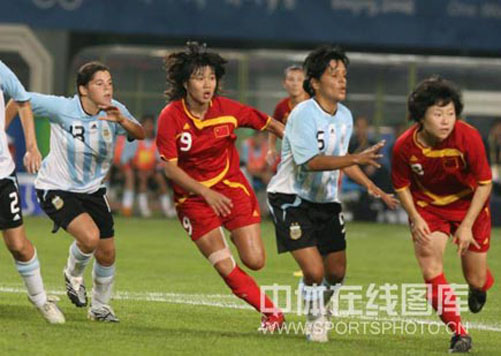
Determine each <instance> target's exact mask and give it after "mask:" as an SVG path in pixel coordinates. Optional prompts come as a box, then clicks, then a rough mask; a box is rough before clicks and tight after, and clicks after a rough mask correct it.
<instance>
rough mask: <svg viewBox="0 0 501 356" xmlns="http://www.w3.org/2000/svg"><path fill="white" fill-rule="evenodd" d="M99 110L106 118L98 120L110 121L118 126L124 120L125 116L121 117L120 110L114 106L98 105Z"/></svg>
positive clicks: (102, 117)
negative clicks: (102, 111)
mask: <svg viewBox="0 0 501 356" xmlns="http://www.w3.org/2000/svg"><path fill="white" fill-rule="evenodd" d="M99 109H101V110H104V111H105V112H106V116H101V117H99V120H106V121H112V122H117V123H119V124H120V123H122V122H123V121H124V120H126V118H125V116H123V115H122V112H121V111H120V109H119V108H117V107H116V106H114V105H99Z"/></svg>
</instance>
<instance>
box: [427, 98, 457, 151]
mask: <svg viewBox="0 0 501 356" xmlns="http://www.w3.org/2000/svg"><path fill="white" fill-rule="evenodd" d="M455 123H456V109H455V108H454V103H453V102H452V101H451V102H450V103H449V104H447V105H442V106H440V105H433V106H430V107H429V108H428V109H427V110H426V112H425V114H424V118H423V119H421V124H422V130H423V132H424V133H425V134H426V135H429V136H431V137H432V138H434V139H435V140H437V141H439V142H440V141H443V140H445V139H446V138H447V137H449V135H450V134H451V132H452V130H453V129H454V124H455Z"/></svg>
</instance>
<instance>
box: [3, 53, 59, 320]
mask: <svg viewBox="0 0 501 356" xmlns="http://www.w3.org/2000/svg"><path fill="white" fill-rule="evenodd" d="M3 93H6V94H7V95H8V96H10V97H11V100H13V101H15V102H16V103H17V108H16V107H15V106H11V107H10V109H9V110H10V114H8V115H7V118H6V115H5V102H4V97H3ZM30 99H31V97H30V95H29V94H28V93H26V91H25V90H24V87H23V85H22V84H21V83H20V82H19V80H18V79H17V77H16V75H15V74H14V73H13V72H12V71H11V70H10V69H9V68H8V67H7V66H6V65H5V64H4V63H3V62H2V61H0V229H1V230H2V235H3V238H4V242H5V245H6V246H7V248H8V249H9V251H10V253H11V254H12V257H13V258H14V263H15V265H16V269H17V271H18V272H19V274H20V275H21V278H22V279H23V281H24V284H25V286H26V290H27V292H28V298H29V300H30V302H32V303H33V304H34V305H35V307H36V308H37V309H38V310H39V311H40V313H41V314H42V316H43V317H44V318H45V319H46V320H47V321H48V322H49V323H51V324H62V323H64V322H65V319H64V315H63V313H61V311H60V310H59V308H58V307H57V305H56V304H55V303H54V301H52V300H49V299H48V298H47V294H46V292H45V289H44V286H43V281H42V275H41V274H40V262H39V260H38V256H37V252H36V249H35V247H34V246H33V245H32V243H31V242H30V241H29V240H28V239H27V238H26V232H25V230H24V225H23V213H22V211H21V201H20V199H19V187H18V183H17V178H16V171H15V166H14V161H13V160H12V157H11V155H10V152H9V149H8V147H7V135H6V133H5V130H6V129H7V127H8V126H9V123H10V122H11V120H12V118H13V117H14V116H15V115H16V113H17V112H19V116H20V119H21V124H22V126H23V132H24V140H25V142H26V154H25V156H24V160H23V162H24V165H25V166H26V170H27V171H28V172H29V173H35V172H36V171H38V169H39V168H40V162H41V160H42V156H41V154H40V151H39V150H38V147H37V140H36V136H35V124H34V122H33V113H32V111H31V106H30ZM16 109H17V110H16Z"/></svg>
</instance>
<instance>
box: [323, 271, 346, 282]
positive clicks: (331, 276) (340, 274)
mask: <svg viewBox="0 0 501 356" xmlns="http://www.w3.org/2000/svg"><path fill="white" fill-rule="evenodd" d="M345 273H346V267H339V269H336V270H335V271H330V272H328V273H325V279H326V280H327V282H329V284H331V285H335V284H338V283H341V282H342V281H343V280H344V276H345Z"/></svg>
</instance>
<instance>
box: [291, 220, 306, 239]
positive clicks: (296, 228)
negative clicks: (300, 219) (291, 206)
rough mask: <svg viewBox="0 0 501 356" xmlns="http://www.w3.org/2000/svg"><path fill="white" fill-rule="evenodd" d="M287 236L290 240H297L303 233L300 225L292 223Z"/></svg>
mask: <svg viewBox="0 0 501 356" xmlns="http://www.w3.org/2000/svg"><path fill="white" fill-rule="evenodd" d="M289 235H290V237H291V239H292V240H299V239H300V238H301V236H302V235H303V231H302V230H301V225H299V223H292V224H291V226H290V227H289Z"/></svg>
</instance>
